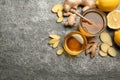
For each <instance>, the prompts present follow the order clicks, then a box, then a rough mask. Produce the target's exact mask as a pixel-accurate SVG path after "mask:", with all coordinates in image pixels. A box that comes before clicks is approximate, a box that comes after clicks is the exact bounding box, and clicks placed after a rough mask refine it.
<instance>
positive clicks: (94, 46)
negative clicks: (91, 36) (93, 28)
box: [86, 40, 98, 58]
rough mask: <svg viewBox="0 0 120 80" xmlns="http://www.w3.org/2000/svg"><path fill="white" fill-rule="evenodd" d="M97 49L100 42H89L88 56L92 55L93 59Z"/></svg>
mask: <svg viewBox="0 0 120 80" xmlns="http://www.w3.org/2000/svg"><path fill="white" fill-rule="evenodd" d="M97 47H98V41H96V40H90V41H88V45H87V47H86V54H90V56H91V58H93V57H94V56H95V54H96V49H97Z"/></svg>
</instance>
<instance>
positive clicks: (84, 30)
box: [78, 9, 107, 37]
mask: <svg viewBox="0 0 120 80" xmlns="http://www.w3.org/2000/svg"><path fill="white" fill-rule="evenodd" d="M83 16H84V17H85V18H87V19H89V20H91V21H92V22H94V24H90V23H89V22H87V21H85V20H84V19H82V18H81V19H80V23H79V24H78V29H79V31H80V32H81V34H82V35H84V36H86V37H93V36H96V35H97V34H99V33H101V32H102V31H103V30H104V29H105V28H106V26H107V19H106V16H105V14H104V13H103V12H102V11H100V10H98V9H88V10H86V11H85V12H83Z"/></svg>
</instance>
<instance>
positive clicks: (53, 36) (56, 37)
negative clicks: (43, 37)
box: [49, 34, 60, 39]
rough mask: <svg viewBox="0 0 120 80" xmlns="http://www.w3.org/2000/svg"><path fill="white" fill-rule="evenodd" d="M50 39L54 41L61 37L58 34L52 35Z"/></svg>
mask: <svg viewBox="0 0 120 80" xmlns="http://www.w3.org/2000/svg"><path fill="white" fill-rule="evenodd" d="M49 37H51V38H53V39H60V36H58V35H56V34H51V35H49Z"/></svg>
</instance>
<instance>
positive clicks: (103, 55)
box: [99, 50, 107, 57]
mask: <svg viewBox="0 0 120 80" xmlns="http://www.w3.org/2000/svg"><path fill="white" fill-rule="evenodd" d="M99 55H100V56H101V57H105V56H107V53H106V52H103V51H101V50H99Z"/></svg>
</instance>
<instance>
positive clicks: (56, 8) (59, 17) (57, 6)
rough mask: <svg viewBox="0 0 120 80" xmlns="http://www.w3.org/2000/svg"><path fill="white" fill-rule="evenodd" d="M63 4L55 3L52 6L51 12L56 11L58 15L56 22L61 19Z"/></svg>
mask: <svg viewBox="0 0 120 80" xmlns="http://www.w3.org/2000/svg"><path fill="white" fill-rule="evenodd" d="M62 11H63V5H62V4H56V5H54V6H53V7H52V12H54V13H56V14H57V15H58V19H57V22H62V21H63V13H62Z"/></svg>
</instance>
